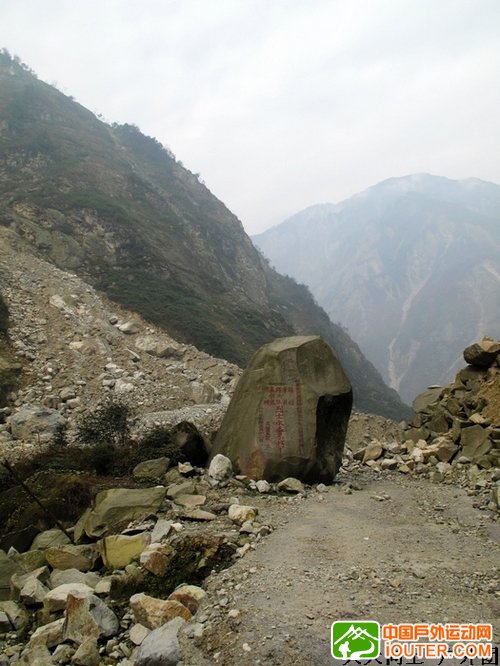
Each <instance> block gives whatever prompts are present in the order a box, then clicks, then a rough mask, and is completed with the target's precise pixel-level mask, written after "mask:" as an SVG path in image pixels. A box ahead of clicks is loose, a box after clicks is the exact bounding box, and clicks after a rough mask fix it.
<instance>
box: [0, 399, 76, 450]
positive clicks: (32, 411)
mask: <svg viewBox="0 0 500 666" xmlns="http://www.w3.org/2000/svg"><path fill="white" fill-rule="evenodd" d="M9 422H10V429H11V433H12V436H13V437H14V439H23V440H34V441H40V442H49V441H50V440H51V439H53V437H54V435H55V434H56V432H57V431H58V429H59V428H61V426H64V425H65V424H66V419H65V418H64V417H63V416H61V414H60V413H59V412H58V411H57V410H56V409H49V408H48V407H44V406H43V405H24V406H23V407H21V409H20V410H19V411H18V412H16V413H15V414H13V415H12V416H11V417H10V419H9Z"/></svg>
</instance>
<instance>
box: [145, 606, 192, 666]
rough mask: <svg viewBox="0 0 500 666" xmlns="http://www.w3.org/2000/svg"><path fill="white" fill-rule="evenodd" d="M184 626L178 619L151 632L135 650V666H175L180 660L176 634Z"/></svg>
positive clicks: (181, 620)
mask: <svg viewBox="0 0 500 666" xmlns="http://www.w3.org/2000/svg"><path fill="white" fill-rule="evenodd" d="M183 624H184V620H183V619H182V618H180V617H178V618H175V619H173V620H171V621H170V622H167V623H166V624H164V625H163V626H162V627H159V628H158V629H155V630H154V631H152V632H151V633H150V634H149V635H148V636H146V638H145V639H144V640H143V642H142V644H141V645H140V647H139V648H138V650H137V653H136V658H135V666H175V665H176V664H178V663H179V661H180V660H181V658H182V654H181V649H180V645H179V640H178V638H177V634H178V632H179V629H180V628H181V627H182V625H183Z"/></svg>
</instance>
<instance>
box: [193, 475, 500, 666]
mask: <svg viewBox="0 0 500 666" xmlns="http://www.w3.org/2000/svg"><path fill="white" fill-rule="evenodd" d="M341 478H342V481H343V483H341V484H340V483H339V484H335V485H334V486H332V487H330V488H329V489H328V490H327V492H325V493H322V494H320V493H317V492H312V493H311V494H310V495H309V496H308V497H307V498H305V499H294V500H291V501H290V500H286V499H283V500H282V501H278V500H277V499H276V498H274V499H273V500H272V501H267V500H266V499H264V498H259V506H260V512H261V516H262V519H263V520H264V521H269V522H270V523H271V524H272V525H274V526H275V528H276V529H275V531H274V532H273V533H272V534H271V535H270V536H268V537H266V539H265V540H264V541H263V542H262V543H260V544H259V545H257V547H256V549H255V550H254V551H250V552H249V553H248V554H247V555H246V556H245V557H244V558H243V559H242V560H239V561H238V562H237V563H236V564H235V565H234V566H233V567H231V568H230V569H229V570H227V571H225V572H221V573H219V574H217V575H212V577H211V578H210V579H209V580H208V581H207V583H208V590H209V592H210V594H209V598H210V600H211V602H210V605H208V606H207V607H206V608H205V609H204V610H203V611H202V615H201V620H205V624H206V625H207V629H206V630H205V632H204V635H203V638H201V639H198V640H197V639H191V640H190V641H188V642H187V643H188V644H189V646H190V647H188V646H187V645H186V649H187V650H188V652H187V653H186V654H187V655H188V656H187V657H186V659H187V660H185V661H184V662H183V663H185V664H186V665H187V664H188V663H189V664H190V665H191V664H192V665H193V666H194V665H195V664H197V663H199V664H221V665H224V666H234V665H236V664H241V665H242V666H243V665H247V664H248V665H250V664H252V665H253V664H266V665H269V666H273V665H282V664H283V665H285V664H288V665H292V666H313V665H314V666H323V665H325V666H327V665H331V664H332V663H333V659H332V657H331V656H330V645H329V630H330V625H331V623H332V622H333V621H334V620H342V619H371V620H377V621H378V622H380V623H403V622H432V623H446V622H456V623H459V622H463V623H475V622H482V623H484V622H488V623H489V622H491V623H493V625H494V631H495V637H496V640H497V641H498V640H499V636H500V619H499V618H500V580H499V571H498V564H499V541H500V524H499V523H495V522H492V521H491V519H490V518H489V517H488V514H486V513H485V512H483V511H479V510H478V509H476V508H474V506H473V500H474V498H472V497H469V496H468V495H467V494H466V492H465V491H464V490H463V489H461V488H457V487H453V486H447V485H436V484H432V483H430V482H429V481H424V480H418V479H413V478H408V477H403V476H402V475H401V474H397V473H383V474H381V475H378V476H377V475H375V474H374V473H373V472H371V471H369V470H366V471H362V472H359V473H357V476H352V475H349V474H345V475H342V477H341ZM346 482H347V484H346ZM349 482H350V483H351V484H352V485H353V486H354V487H355V488H359V490H355V489H353V490H352V491H351V492H350V493H349V489H348V484H349ZM346 489H347V491H348V494H346ZM217 599H218V602H217V603H214V601H215V600H217ZM229 611H232V613H229ZM236 611H239V613H240V614H239V616H238V617H230V615H237V612H236ZM228 613H229V616H228ZM211 626H212V628H210V627H211ZM196 644H198V647H199V648H200V651H198V648H195V645H196ZM202 653H203V655H204V657H202ZM372 663H375V662H372ZM394 663H396V662H394ZM433 663H437V662H433ZM457 663H458V662H457ZM478 663H479V662H478Z"/></svg>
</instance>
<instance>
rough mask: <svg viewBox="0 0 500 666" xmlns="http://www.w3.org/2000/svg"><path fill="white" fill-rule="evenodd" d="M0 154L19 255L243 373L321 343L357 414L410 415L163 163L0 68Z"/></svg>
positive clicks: (223, 211)
mask: <svg viewBox="0 0 500 666" xmlns="http://www.w3.org/2000/svg"><path fill="white" fill-rule="evenodd" d="M0 149H1V150H0V225H2V226H4V227H6V228H7V230H8V233H9V236H10V237H11V238H18V239H19V242H22V244H23V247H25V248H26V247H30V248H31V250H32V251H33V252H34V253H35V254H37V255H38V256H40V257H42V258H44V259H45V260H48V261H51V262H53V263H54V264H56V265H57V266H59V267H61V268H63V269H65V270H70V271H73V272H74V273H76V274H78V275H79V276H81V277H83V278H84V279H86V280H88V281H89V282H90V283H91V284H92V285H94V286H97V287H98V288H99V289H101V290H102V291H104V292H105V293H106V294H107V295H108V296H110V297H111V298H113V299H114V300H116V301H117V302H119V303H121V304H123V305H124V306H126V307H127V308H129V309H132V310H136V311H137V312H139V313H140V314H141V315H143V316H144V317H146V318H147V319H149V320H150V321H152V322H154V323H155V324H158V325H160V326H163V327H164V328H165V329H167V330H168V331H169V333H170V334H171V335H173V336H175V337H177V338H178V339H180V340H182V341H187V342H190V343H192V344H195V345H196V346H197V347H199V348H201V349H203V350H206V351H208V352H210V353H211V354H214V355H217V356H220V357H224V358H227V359H229V360H231V361H235V362H238V363H240V364H242V363H244V362H245V361H246V360H247V359H248V358H249V357H250V355H251V354H252V353H253V352H254V351H255V349H256V348H258V347H259V346H260V345H262V344H264V343H265V342H268V341H269V340H271V339H273V338H275V337H280V336H286V335H292V334H294V333H295V332H300V333H303V332H304V333H313V334H314V333H320V334H323V335H324V337H326V338H327V339H328V340H329V341H330V342H331V343H333V344H334V345H335V346H336V348H337V351H338V353H339V355H340V357H341V358H342V360H343V362H344V365H345V367H346V371H347V372H348V373H349V374H350V375H353V384H354V388H355V396H356V403H357V405H358V406H360V407H361V408H364V409H367V410H371V411H378V412H380V413H383V414H385V415H388V416H394V417H400V416H402V415H403V414H404V413H405V408H404V406H403V405H402V403H401V402H400V400H399V398H398V396H397V394H396V393H395V392H394V391H391V390H389V389H388V388H387V387H386V386H385V385H384V383H383V381H382V379H381V377H380V376H379V375H378V373H377V372H376V371H375V370H374V368H373V367H372V366H371V365H370V364H368V363H367V362H366V360H365V359H364V358H363V357H362V355H361V353H360V352H359V349H358V348H357V347H356V345H355V344H354V343H353V342H352V341H351V340H349V338H348V337H347V336H345V334H344V333H343V331H341V330H340V329H337V328H336V327H334V326H333V325H332V324H331V322H329V321H328V318H327V317H326V315H325V313H324V312H323V311H322V310H321V309H320V308H319V307H317V306H316V305H315V303H314V301H313V300H312V298H311V297H310V295H309V294H308V293H306V292H305V291H304V289H303V288H301V287H299V286H298V285H296V284H295V283H294V282H293V281H291V280H287V279H286V278H283V277H282V276H280V275H278V274H277V273H276V272H275V271H274V270H272V269H271V268H269V266H268V265H267V264H266V262H265V261H264V260H263V259H262V257H261V256H260V254H259V253H258V251H257V250H256V249H255V248H254V246H253V245H252V242H251V241H250V239H249V238H248V236H247V235H246V234H245V232H244V230H243V227H242V225H241V223H240V222H239V220H238V219H237V218H236V217H235V216H234V215H233V214H232V213H231V212H230V211H229V210H228V209H227V208H226V207H225V206H224V204H223V203H221V202H220V201H219V200H218V199H217V198H216V197H214V196H213V195H212V194H211V192H210V191H209V190H208V189H207V188H206V187H205V186H204V185H203V184H202V183H201V182H199V180H198V178H197V177H196V176H195V175H194V174H192V173H191V172H190V171H188V170H187V169H185V168H184V167H183V166H182V164H181V163H180V162H178V161H177V160H176V159H175V157H174V156H173V155H172V154H171V153H170V152H169V151H168V150H167V149H165V148H163V147H162V146H161V145H160V144H159V143H158V141H156V140H155V139H152V138H150V137H146V136H144V135H143V134H141V132H140V131H139V130H138V129H137V128H136V127H134V126H132V125H124V126H117V125H114V126H109V125H106V124H105V123H103V122H101V121H99V120H98V119H97V118H96V117H95V116H94V115H93V114H92V113H90V112H89V111H88V110H86V109H85V108H83V107H82V106H80V105H79V104H77V103H76V102H74V101H73V100H72V99H70V98H68V97H66V96H65V95H63V94H61V93H60V92H58V91H57V90H56V89H54V88H53V87H51V86H49V85H47V84H45V83H43V82H41V81H39V80H38V79H37V78H36V77H35V76H34V75H33V74H32V73H31V72H30V71H29V70H27V69H26V68H25V67H23V66H22V65H21V64H19V63H17V62H15V61H13V60H12V59H11V58H10V57H9V56H7V55H6V54H3V55H1V56H0ZM13 260H14V261H15V258H14V257H13ZM344 343H345V344H344ZM339 345H341V346H342V345H343V347H342V348H339Z"/></svg>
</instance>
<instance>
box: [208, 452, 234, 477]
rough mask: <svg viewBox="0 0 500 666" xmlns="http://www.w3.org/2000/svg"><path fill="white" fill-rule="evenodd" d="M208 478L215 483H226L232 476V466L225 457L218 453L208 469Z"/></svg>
mask: <svg viewBox="0 0 500 666" xmlns="http://www.w3.org/2000/svg"><path fill="white" fill-rule="evenodd" d="M208 476H210V477H211V478H212V479H214V480H215V481H227V480H228V479H230V478H231V477H232V476H233V464H232V462H231V461H230V460H229V458H228V457H227V456H224V455H222V453H218V454H217V455H215V456H214V457H213V458H212V460H211V462H210V466H209V468H208Z"/></svg>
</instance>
